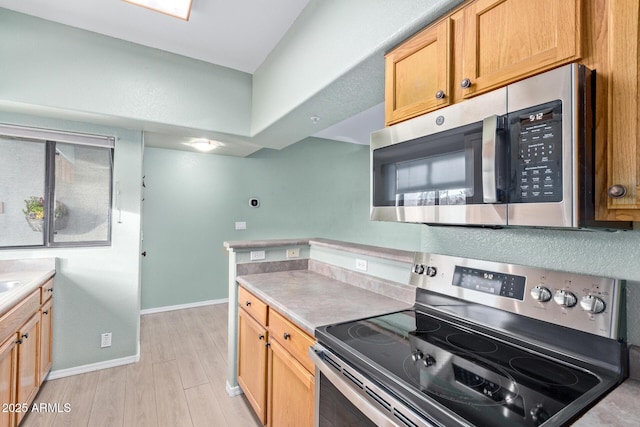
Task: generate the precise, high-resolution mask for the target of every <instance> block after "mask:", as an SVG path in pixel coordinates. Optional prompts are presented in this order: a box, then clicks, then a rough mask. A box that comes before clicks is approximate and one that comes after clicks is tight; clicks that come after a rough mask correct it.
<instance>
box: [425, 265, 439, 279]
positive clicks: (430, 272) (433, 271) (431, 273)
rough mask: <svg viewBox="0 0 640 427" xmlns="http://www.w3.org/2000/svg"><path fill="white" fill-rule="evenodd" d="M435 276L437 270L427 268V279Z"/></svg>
mask: <svg viewBox="0 0 640 427" xmlns="http://www.w3.org/2000/svg"><path fill="white" fill-rule="evenodd" d="M436 274H438V269H437V268H435V267H431V266H429V267H427V276H429V277H434V276H435V275H436Z"/></svg>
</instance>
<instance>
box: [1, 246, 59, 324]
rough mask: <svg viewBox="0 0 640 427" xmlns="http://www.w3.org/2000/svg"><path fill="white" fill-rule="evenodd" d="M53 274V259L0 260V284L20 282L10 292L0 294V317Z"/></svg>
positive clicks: (54, 269) (54, 272) (54, 264)
mask: <svg viewBox="0 0 640 427" xmlns="http://www.w3.org/2000/svg"><path fill="white" fill-rule="evenodd" d="M55 274H56V259H55V258H29V259H11V260H0V282H5V281H6V282H9V281H17V282H20V284H19V285H17V286H15V287H14V288H12V289H11V290H8V291H6V292H2V293H0V316H2V315H3V314H5V313H6V312H7V311H9V310H10V309H11V308H12V307H13V306H14V305H15V304H16V303H17V302H19V301H20V300H22V299H23V298H24V297H26V296H28V295H29V294H30V293H31V292H32V291H33V290H34V289H36V288H38V286H40V285H42V284H43V283H44V282H46V281H47V280H48V279H50V278H51V277H53V276H54V275H55Z"/></svg>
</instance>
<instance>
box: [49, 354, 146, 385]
mask: <svg viewBox="0 0 640 427" xmlns="http://www.w3.org/2000/svg"><path fill="white" fill-rule="evenodd" d="M139 361H140V353H138V354H136V355H135V356H129V357H122V358H120V359H111V360H105V361H104V362H97V363H91V364H89V365H82V366H76V367H74V368H67V369H58V370H55V371H51V372H49V375H47V377H46V379H47V380H56V379H58V378H64V377H70V376H72V375H79V374H86V373H87V372H93V371H99V370H100V369H109V368H115V367H116V366H122V365H129V364H131V363H137V362H139Z"/></svg>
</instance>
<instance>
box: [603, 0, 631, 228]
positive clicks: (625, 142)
mask: <svg viewBox="0 0 640 427" xmlns="http://www.w3.org/2000/svg"><path fill="white" fill-rule="evenodd" d="M639 19H640V6H639V5H638V1H637V0H615V1H610V2H609V37H610V42H609V49H610V52H609V71H610V73H609V76H608V84H609V94H608V99H609V105H608V107H609V114H608V122H609V125H608V132H609V136H608V138H607V153H606V155H607V160H608V164H607V165H606V170H607V177H606V188H607V189H609V191H608V195H607V196H605V197H606V200H605V203H602V204H601V205H602V206H607V207H608V208H609V209H615V211H610V212H609V213H608V214H609V217H608V218H606V217H605V219H614V220H626V221H629V220H633V221H640V211H638V210H639V209H640V146H639V145H638V140H639V139H640V108H639V107H638V97H639V96H640V58H639V57H638V55H640V49H639V46H638V43H639V40H640V38H639V37H640V30H639V28H638V22H639ZM598 71H599V70H598ZM601 160H602V157H601V158H598V161H601ZM596 169H597V170H599V171H601V170H604V169H605V168H603V167H598V163H596ZM616 188H619V189H622V188H624V190H625V192H624V194H623V195H622V194H621V193H616V192H614V190H615V189H616ZM615 196H618V197H615ZM607 202H608V203H607Z"/></svg>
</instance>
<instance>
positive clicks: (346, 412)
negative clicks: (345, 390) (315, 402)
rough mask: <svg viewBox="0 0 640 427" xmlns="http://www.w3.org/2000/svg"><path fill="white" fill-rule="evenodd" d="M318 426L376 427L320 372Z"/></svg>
mask: <svg viewBox="0 0 640 427" xmlns="http://www.w3.org/2000/svg"><path fill="white" fill-rule="evenodd" d="M318 416H319V419H320V424H319V425H320V427H343V426H361V427H376V425H375V423H373V422H372V421H371V420H370V419H369V418H367V417H366V416H365V415H364V414H363V413H362V412H360V410H359V409H358V408H356V407H355V406H354V405H353V404H352V403H351V402H350V401H349V400H348V399H347V398H346V397H344V396H343V395H342V393H340V391H338V389H337V388H336V387H335V386H334V385H333V384H332V383H331V381H329V380H328V379H327V378H326V377H325V376H324V375H322V373H320V406H319V411H318Z"/></svg>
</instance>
